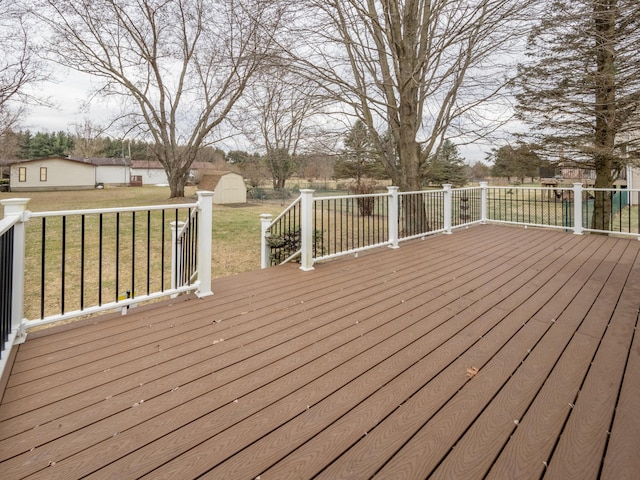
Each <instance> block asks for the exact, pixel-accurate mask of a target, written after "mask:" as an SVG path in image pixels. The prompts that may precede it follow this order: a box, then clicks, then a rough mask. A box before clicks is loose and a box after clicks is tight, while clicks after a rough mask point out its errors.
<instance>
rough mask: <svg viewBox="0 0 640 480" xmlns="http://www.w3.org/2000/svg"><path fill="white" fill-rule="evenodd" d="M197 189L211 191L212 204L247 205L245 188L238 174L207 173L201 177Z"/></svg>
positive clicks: (242, 179)
mask: <svg viewBox="0 0 640 480" xmlns="http://www.w3.org/2000/svg"><path fill="white" fill-rule="evenodd" d="M198 188H199V189H200V190H211V191H213V192H214V195H213V203H216V204H218V205H226V204H230V203H247V186H246V184H245V183H244V178H243V177H242V175H240V174H238V173H234V172H219V171H215V170H213V171H207V172H206V173H205V174H204V175H202V179H201V180H200V183H199V184H198Z"/></svg>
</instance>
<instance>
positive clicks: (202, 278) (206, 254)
mask: <svg viewBox="0 0 640 480" xmlns="http://www.w3.org/2000/svg"><path fill="white" fill-rule="evenodd" d="M196 194H197V195H198V209H199V210H200V212H199V213H200V218H199V219H198V259H197V260H198V289H197V290H196V296H198V297H206V296H209V295H213V292H212V291H211V258H212V257H211V230H212V227H213V192H209V191H207V190H201V191H198V192H196Z"/></svg>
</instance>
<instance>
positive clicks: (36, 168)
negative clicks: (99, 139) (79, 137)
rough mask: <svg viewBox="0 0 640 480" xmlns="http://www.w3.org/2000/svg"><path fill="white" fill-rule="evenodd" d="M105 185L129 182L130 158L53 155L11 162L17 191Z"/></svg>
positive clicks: (14, 188)
mask: <svg viewBox="0 0 640 480" xmlns="http://www.w3.org/2000/svg"><path fill="white" fill-rule="evenodd" d="M98 184H103V185H128V184H129V160H127V159H123V158H76V157H63V156H51V157H44V158H35V159H31V160H16V161H14V162H12V163H11V171H10V185H11V190H12V191H14V192H20V191H32V192H33V191H38V190H88V189H92V188H96V186H97V185H98Z"/></svg>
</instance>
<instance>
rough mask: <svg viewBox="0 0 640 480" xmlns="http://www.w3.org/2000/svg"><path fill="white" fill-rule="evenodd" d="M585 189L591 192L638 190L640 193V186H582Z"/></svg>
mask: <svg viewBox="0 0 640 480" xmlns="http://www.w3.org/2000/svg"><path fill="white" fill-rule="evenodd" d="M582 188H583V190H589V191H591V192H634V193H635V192H638V193H640V188H593V187H582Z"/></svg>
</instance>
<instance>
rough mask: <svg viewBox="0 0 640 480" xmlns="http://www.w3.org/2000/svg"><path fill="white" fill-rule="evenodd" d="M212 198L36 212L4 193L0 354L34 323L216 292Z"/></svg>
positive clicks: (0, 231) (204, 194)
mask: <svg viewBox="0 0 640 480" xmlns="http://www.w3.org/2000/svg"><path fill="white" fill-rule="evenodd" d="M212 200H213V193H212V192H202V191H201V192H198V201H197V202H196V203H192V204H180V205H164V206H152V207H128V208H114V209H94V210H70V211H59V212H37V213H34V212H29V211H27V210H26V207H27V202H28V199H12V200H4V201H2V204H3V205H4V206H5V218H4V219H3V220H2V221H1V222H2V223H0V227H1V228H0V250H1V252H0V253H2V257H1V260H0V295H1V297H0V300H1V302H2V303H1V305H0V315H1V319H0V322H1V326H0V328H1V330H0V333H1V335H2V345H0V346H1V347H2V348H1V349H0V361H6V355H5V352H6V351H8V350H9V349H10V348H11V345H13V344H14V343H16V342H19V341H20V340H21V339H23V337H24V334H25V332H26V329H27V328H30V327H36V326H40V325H44V324H48V323H52V322H56V321H60V320H66V319H70V318H74V317H78V316H86V315H91V314H95V313H98V312H103V311H107V310H114V309H121V310H122V312H123V313H126V309H127V308H129V307H130V306H132V305H134V304H136V303H139V302H145V301H149V300H154V299H158V298H162V297H166V296H175V295H178V294H180V293H185V292H195V293H196V294H197V295H199V296H206V295H210V294H211V293H212V292H211V227H212ZM185 218H186V221H182V219H185Z"/></svg>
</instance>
